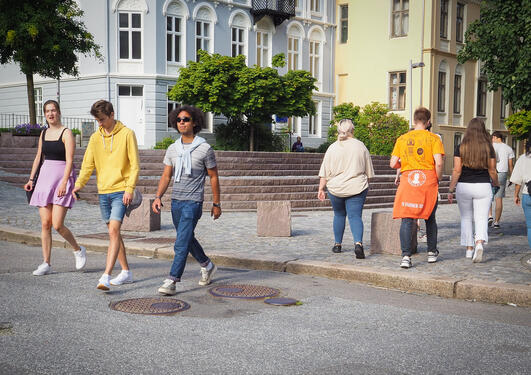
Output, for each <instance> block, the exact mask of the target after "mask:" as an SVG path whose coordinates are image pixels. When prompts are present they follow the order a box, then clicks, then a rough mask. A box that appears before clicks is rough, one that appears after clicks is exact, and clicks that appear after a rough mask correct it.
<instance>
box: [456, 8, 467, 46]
mask: <svg viewBox="0 0 531 375" xmlns="http://www.w3.org/2000/svg"><path fill="white" fill-rule="evenodd" d="M464 31H465V4H461V3H457V16H456V19H455V40H456V42H458V43H463V40H464V35H465V33H464Z"/></svg>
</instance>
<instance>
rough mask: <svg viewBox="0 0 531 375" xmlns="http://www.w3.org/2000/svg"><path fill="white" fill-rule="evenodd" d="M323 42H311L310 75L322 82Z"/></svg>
mask: <svg viewBox="0 0 531 375" xmlns="http://www.w3.org/2000/svg"><path fill="white" fill-rule="evenodd" d="M320 56H321V42H318V41H315V40H310V73H311V74H312V76H313V77H314V78H315V79H316V80H317V82H321V65H320V64H321V58H320Z"/></svg>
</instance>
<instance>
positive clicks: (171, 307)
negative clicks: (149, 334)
mask: <svg viewBox="0 0 531 375" xmlns="http://www.w3.org/2000/svg"><path fill="white" fill-rule="evenodd" d="M109 306H110V308H111V309H113V310H116V311H122V312H126V313H131V314H145V315H170V314H175V313H178V312H180V311H184V310H188V309H189V308H190V305H189V304H188V303H186V302H184V301H181V300H178V299H174V298H169V297H158V298H132V299H125V300H123V301H118V302H111V303H110V305H109Z"/></svg>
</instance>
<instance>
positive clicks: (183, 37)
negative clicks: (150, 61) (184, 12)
mask: <svg viewBox="0 0 531 375" xmlns="http://www.w3.org/2000/svg"><path fill="white" fill-rule="evenodd" d="M168 19H171V20H172V30H168V26H167V25H168ZM177 20H179V22H180V31H175V25H176V22H177ZM169 37H171V40H172V49H171V55H172V56H171V57H170V58H169V59H168V38H169ZM176 38H179V57H180V58H179V59H176V58H175V51H176V50H177V49H176V48H175V44H176V43H175V39H176ZM185 40H186V20H185V18H184V17H183V16H180V15H174V14H168V15H166V63H167V64H169V65H185V63H186V56H185V55H186V49H185V46H184V45H185Z"/></svg>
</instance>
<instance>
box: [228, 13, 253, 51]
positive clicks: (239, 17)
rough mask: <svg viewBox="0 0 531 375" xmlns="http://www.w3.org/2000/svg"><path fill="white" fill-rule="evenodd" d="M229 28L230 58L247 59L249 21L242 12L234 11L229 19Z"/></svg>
mask: <svg viewBox="0 0 531 375" xmlns="http://www.w3.org/2000/svg"><path fill="white" fill-rule="evenodd" d="M229 27H230V30H231V56H232V57H236V56H238V55H245V56H246V57H247V55H248V45H249V43H248V40H249V29H250V28H251V19H250V18H249V16H248V15H247V14H246V13H245V12H244V11H242V10H236V11H234V12H232V14H231V15H230V17H229Z"/></svg>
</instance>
